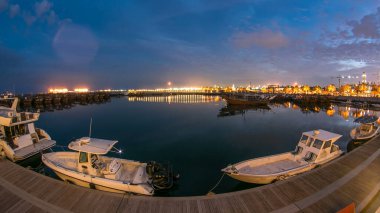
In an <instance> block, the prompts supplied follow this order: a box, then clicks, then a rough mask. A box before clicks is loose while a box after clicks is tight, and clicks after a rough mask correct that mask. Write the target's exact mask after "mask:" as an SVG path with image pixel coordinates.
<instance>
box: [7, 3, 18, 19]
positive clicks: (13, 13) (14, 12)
mask: <svg viewBox="0 0 380 213" xmlns="http://www.w3.org/2000/svg"><path fill="white" fill-rule="evenodd" d="M18 14H20V5H18V4H14V5H11V6H10V8H9V17H11V18H14V17H16V16H17V15H18Z"/></svg>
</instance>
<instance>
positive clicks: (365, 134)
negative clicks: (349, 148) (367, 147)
mask: <svg viewBox="0 0 380 213" xmlns="http://www.w3.org/2000/svg"><path fill="white" fill-rule="evenodd" d="M378 120H379V118H378V117H377V116H374V115H373V116H368V115H365V116H362V117H359V118H357V119H355V120H354V122H355V123H359V124H360V125H359V126H358V127H356V128H354V129H352V130H351V132H350V136H351V138H352V139H353V140H357V141H358V140H368V139H371V138H373V137H375V136H376V135H377V134H379V125H378V123H377V121H378Z"/></svg>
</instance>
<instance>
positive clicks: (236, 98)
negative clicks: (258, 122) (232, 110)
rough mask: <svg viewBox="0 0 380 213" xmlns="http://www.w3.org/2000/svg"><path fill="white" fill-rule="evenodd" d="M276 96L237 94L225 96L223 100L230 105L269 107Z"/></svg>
mask: <svg viewBox="0 0 380 213" xmlns="http://www.w3.org/2000/svg"><path fill="white" fill-rule="evenodd" d="M275 97H276V96H274V95H273V96H271V95H259V94H250V93H237V94H228V95H224V96H223V98H224V99H225V100H226V102H227V104H229V105H267V104H269V102H270V101H271V100H273V99H274V98H275Z"/></svg>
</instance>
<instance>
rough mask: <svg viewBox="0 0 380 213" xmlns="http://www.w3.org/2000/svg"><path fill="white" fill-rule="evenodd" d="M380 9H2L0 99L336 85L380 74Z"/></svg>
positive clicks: (326, 4) (316, 5) (346, 4)
mask: <svg viewBox="0 0 380 213" xmlns="http://www.w3.org/2000/svg"><path fill="white" fill-rule="evenodd" d="M379 6H380V2H379V1H366V0H357V1H353V0H344V1H343V0H342V1H333V0H331V1H330V0H323V1H318V0H313V1H305V0H299V1H294V0H287V1H283V0H278V1H264V0H253V1H249V0H241V1H239V0H207V1H200V0H187V1H185V0H169V1H165V0H162V1H157V0H152V1H145V0H133V1H130V0H113V1H105V0H59V1H58V0H56V1H55V0H28V1H25V0H22V1H21V0H20V1H18V0H0V79H1V83H0V90H6V89H8V90H12V88H13V87H15V88H16V91H23V92H25V91H46V90H47V88H48V87H54V86H65V87H69V88H71V87H75V86H89V87H91V88H94V89H102V88H109V87H111V88H136V87H139V88H141V87H150V88H155V87H165V84H166V82H167V81H172V82H173V84H174V86H200V85H214V84H218V85H227V84H233V83H234V84H236V85H240V84H241V85H243V84H244V85H247V84H249V82H250V81H251V82H252V84H255V85H256V84H268V83H280V84H288V83H293V82H299V83H307V84H328V83H336V79H333V78H332V77H333V76H338V75H348V74H360V73H361V72H363V71H366V72H367V73H368V78H369V80H370V81H376V80H377V79H378V77H377V75H378V71H380V63H379V57H380V29H379V28H380V8H379Z"/></svg>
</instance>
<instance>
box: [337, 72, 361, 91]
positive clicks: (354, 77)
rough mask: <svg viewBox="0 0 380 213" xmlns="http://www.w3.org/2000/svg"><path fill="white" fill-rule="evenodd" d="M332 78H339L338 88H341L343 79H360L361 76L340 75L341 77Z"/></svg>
mask: <svg viewBox="0 0 380 213" xmlns="http://www.w3.org/2000/svg"><path fill="white" fill-rule="evenodd" d="M331 78H337V79H338V88H340V83H341V80H342V79H358V78H359V75H339V76H334V77H331Z"/></svg>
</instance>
